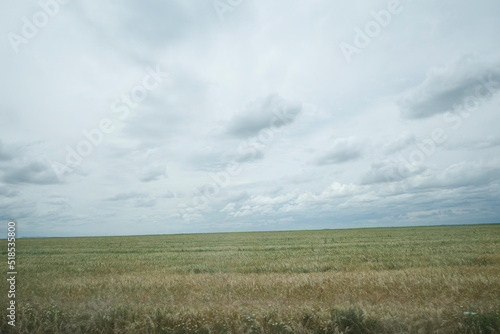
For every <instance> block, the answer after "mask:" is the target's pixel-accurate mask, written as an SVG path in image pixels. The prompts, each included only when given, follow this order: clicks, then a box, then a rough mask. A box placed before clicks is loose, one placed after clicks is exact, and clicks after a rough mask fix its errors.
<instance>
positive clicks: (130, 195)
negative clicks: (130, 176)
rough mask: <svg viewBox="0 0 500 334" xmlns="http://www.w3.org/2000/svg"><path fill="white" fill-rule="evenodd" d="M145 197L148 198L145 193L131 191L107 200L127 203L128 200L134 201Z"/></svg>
mask: <svg viewBox="0 0 500 334" xmlns="http://www.w3.org/2000/svg"><path fill="white" fill-rule="evenodd" d="M144 197H147V195H146V194H144V193H140V192H135V191H131V192H127V193H119V194H116V195H115V196H113V197H110V198H108V199H107V200H108V201H126V200H129V199H133V198H144Z"/></svg>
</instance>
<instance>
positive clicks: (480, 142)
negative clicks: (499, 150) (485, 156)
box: [445, 136, 500, 151]
mask: <svg viewBox="0 0 500 334" xmlns="http://www.w3.org/2000/svg"><path fill="white" fill-rule="evenodd" d="M497 146H500V137H492V136H489V137H488V138H485V139H470V140H467V141H463V140H462V141H460V142H456V143H447V145H446V146H445V147H446V148H447V149H449V150H469V151H477V150H484V149H489V148H493V147H497Z"/></svg>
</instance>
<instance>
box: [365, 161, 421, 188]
mask: <svg viewBox="0 0 500 334" xmlns="http://www.w3.org/2000/svg"><path fill="white" fill-rule="evenodd" d="M410 167H411V168H409V166H407V165H406V164H405V163H403V162H398V161H385V162H377V163H373V164H372V165H371V166H370V170H369V171H368V172H366V173H365V174H364V175H363V176H362V177H361V181H360V183H361V184H362V185H370V184H378V183H386V182H399V181H403V180H405V179H408V178H411V177H413V176H416V175H420V174H422V173H423V172H425V171H426V170H427V168H426V167H425V166H422V165H420V166H413V165H412V166H410Z"/></svg>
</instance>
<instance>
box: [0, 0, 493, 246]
mask: <svg viewBox="0 0 500 334" xmlns="http://www.w3.org/2000/svg"><path fill="white" fill-rule="evenodd" d="M0 9H1V10H0V13H1V14H0V16H1V19H0V29H1V32H2V39H1V41H0V43H1V44H0V50H1V53H0V67H1V81H0V85H1V87H0V88H1V89H0V219H1V220H3V221H7V220H9V219H14V220H16V221H17V228H18V235H19V236H24V237H30V236H80V235H125V234H157V233H159V234H161V233H179V232H212V231H250V230H288V229H321V228H345V227H375V226H408V225H434V224H464V223H471V224H475V223H498V222H499V219H500V187H499V185H500V181H499V180H500V132H499V130H498V128H499V124H500V122H499V121H500V115H499V107H500V94H499V91H500V43H499V42H498V36H500V20H499V19H498V18H499V14H500V2H498V1H497V0H484V1H457V0H443V1H430V0H429V1H410V0H401V1H393V0H391V1H352V0H337V1H330V0H315V1H306V0H292V1H291V0H280V1H278V0H276V1H260V0H257V1H250V0H242V1H240V0H220V1H214V2H212V1H211V0H204V1H201V0H199V1H194V0H193V1H188V0H182V1H181V0H179V1H173V0H170V1H152V0H147V1H130V0H128V1H106V2H104V1H95V0H94V1H80V0H72V1H71V0H70V1H66V2H65V3H64V1H62V0H61V1H60V2H56V1H55V0H41V1H40V2H38V1H12V0H8V1H7V0H6V1H2V3H1V4H0ZM5 230H6V228H5ZM5 232H6V231H1V233H2V235H5Z"/></svg>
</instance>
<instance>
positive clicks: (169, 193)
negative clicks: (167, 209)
mask: <svg viewBox="0 0 500 334" xmlns="http://www.w3.org/2000/svg"><path fill="white" fill-rule="evenodd" d="M158 197H159V198H175V193H173V192H172V191H170V190H169V191H167V192H166V193H164V194H163V195H160V196H158Z"/></svg>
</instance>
